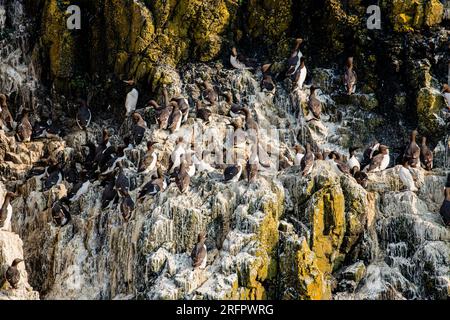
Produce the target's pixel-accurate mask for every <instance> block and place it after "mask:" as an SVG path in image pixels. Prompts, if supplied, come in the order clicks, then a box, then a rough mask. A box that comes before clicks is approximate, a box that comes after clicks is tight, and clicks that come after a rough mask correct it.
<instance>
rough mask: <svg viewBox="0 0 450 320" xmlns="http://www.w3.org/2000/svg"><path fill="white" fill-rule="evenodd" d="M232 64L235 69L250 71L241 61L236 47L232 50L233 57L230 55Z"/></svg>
mask: <svg viewBox="0 0 450 320" xmlns="http://www.w3.org/2000/svg"><path fill="white" fill-rule="evenodd" d="M230 64H231V66H232V67H233V68H235V69H240V70H243V69H248V68H247V66H246V65H245V63H244V62H241V61H240V60H239V56H238V53H237V50H236V47H233V48H231V55H230Z"/></svg>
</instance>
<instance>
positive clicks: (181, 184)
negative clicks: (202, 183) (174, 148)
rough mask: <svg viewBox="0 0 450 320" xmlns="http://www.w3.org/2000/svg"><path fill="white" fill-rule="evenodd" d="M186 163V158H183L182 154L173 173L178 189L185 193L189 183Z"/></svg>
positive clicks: (189, 178)
mask: <svg viewBox="0 0 450 320" xmlns="http://www.w3.org/2000/svg"><path fill="white" fill-rule="evenodd" d="M187 170H188V165H187V162H186V160H185V159H184V155H183V157H182V160H181V165H180V169H179V170H178V172H177V173H176V175H175V183H176V185H177V187H178V190H180V192H181V193H185V192H186V191H188V189H189V184H190V183H191V177H190V176H189V174H188V172H187Z"/></svg>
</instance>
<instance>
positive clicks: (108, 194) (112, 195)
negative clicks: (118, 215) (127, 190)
mask: <svg viewBox="0 0 450 320" xmlns="http://www.w3.org/2000/svg"><path fill="white" fill-rule="evenodd" d="M114 185H115V182H114V181H108V182H107V183H106V186H105V188H104V189H103V192H102V209H105V208H106V207H107V206H108V205H109V204H110V202H111V201H113V200H114V199H116V197H117V195H118V194H117V191H116V189H115V188H114Z"/></svg>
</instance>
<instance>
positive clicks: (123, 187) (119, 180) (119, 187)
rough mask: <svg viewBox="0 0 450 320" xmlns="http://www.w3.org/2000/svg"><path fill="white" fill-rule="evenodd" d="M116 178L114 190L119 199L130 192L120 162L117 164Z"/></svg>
mask: <svg viewBox="0 0 450 320" xmlns="http://www.w3.org/2000/svg"><path fill="white" fill-rule="evenodd" d="M116 171H117V176H116V182H115V185H114V188H115V189H116V191H117V192H118V193H119V195H120V196H121V197H126V196H128V192H129V191H130V180H129V179H128V178H127V176H126V175H125V173H124V172H123V167H122V162H119V163H118V164H117V168H116Z"/></svg>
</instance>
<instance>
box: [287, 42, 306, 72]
mask: <svg viewBox="0 0 450 320" xmlns="http://www.w3.org/2000/svg"><path fill="white" fill-rule="evenodd" d="M302 43H303V39H301V38H298V39H296V40H295V47H294V50H293V51H292V53H291V56H290V57H289V59H288V71H287V72H286V76H287V77H291V76H293V75H295V74H296V72H297V71H298V70H299V68H300V64H301V58H302V57H303V54H302V52H301V51H300V45H301V44H302Z"/></svg>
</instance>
